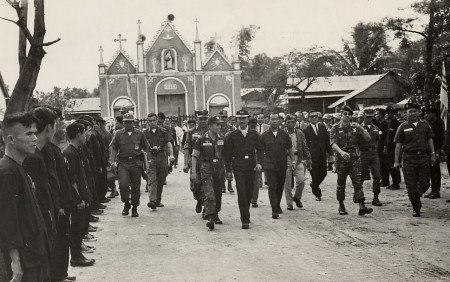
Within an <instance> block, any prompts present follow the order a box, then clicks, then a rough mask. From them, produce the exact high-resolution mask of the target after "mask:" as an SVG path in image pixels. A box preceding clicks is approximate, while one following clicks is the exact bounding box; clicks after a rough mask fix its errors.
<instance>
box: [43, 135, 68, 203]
mask: <svg viewBox="0 0 450 282" xmlns="http://www.w3.org/2000/svg"><path fill="white" fill-rule="evenodd" d="M48 146H49V148H50V149H51V150H52V152H53V156H54V158H55V164H56V175H57V177H58V183H59V200H60V204H61V207H62V208H64V209H69V208H71V207H72V205H73V204H74V203H72V195H73V194H74V192H75V191H73V190H72V189H73V188H72V185H71V184H70V181H69V176H68V174H67V170H68V163H67V160H66V159H65V158H64V155H63V153H62V151H61V149H60V148H59V147H58V146H56V145H55V144H53V143H49V144H48Z"/></svg>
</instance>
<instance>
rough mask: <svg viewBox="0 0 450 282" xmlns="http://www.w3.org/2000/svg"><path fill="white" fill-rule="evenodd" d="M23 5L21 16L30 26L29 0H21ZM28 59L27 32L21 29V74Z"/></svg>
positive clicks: (26, 24)
mask: <svg viewBox="0 0 450 282" xmlns="http://www.w3.org/2000/svg"><path fill="white" fill-rule="evenodd" d="M20 4H21V5H22V9H21V10H20V15H19V17H20V18H22V21H23V23H24V24H25V26H28V0H22V1H21V2H20ZM26 59H27V37H26V36H25V33H24V32H23V31H22V30H20V29H19V65H20V68H19V74H20V72H22V70H23V66H24V65H25V61H26Z"/></svg>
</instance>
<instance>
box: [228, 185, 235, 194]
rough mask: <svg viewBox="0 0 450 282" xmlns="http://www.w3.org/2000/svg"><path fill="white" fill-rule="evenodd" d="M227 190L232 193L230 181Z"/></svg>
mask: <svg viewBox="0 0 450 282" xmlns="http://www.w3.org/2000/svg"><path fill="white" fill-rule="evenodd" d="M228 192H230V193H234V190H233V187H231V183H229V184H228Z"/></svg>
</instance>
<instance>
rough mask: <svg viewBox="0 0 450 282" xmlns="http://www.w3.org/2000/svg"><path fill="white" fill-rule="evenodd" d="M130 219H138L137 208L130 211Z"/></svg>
mask: <svg viewBox="0 0 450 282" xmlns="http://www.w3.org/2000/svg"><path fill="white" fill-rule="evenodd" d="M131 217H139V214H138V212H137V207H133V209H132V210H131Z"/></svg>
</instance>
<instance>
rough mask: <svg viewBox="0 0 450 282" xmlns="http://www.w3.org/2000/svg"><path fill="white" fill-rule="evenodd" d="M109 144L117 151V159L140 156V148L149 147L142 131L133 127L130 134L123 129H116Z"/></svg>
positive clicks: (145, 148)
mask: <svg viewBox="0 0 450 282" xmlns="http://www.w3.org/2000/svg"><path fill="white" fill-rule="evenodd" d="M110 146H111V147H112V148H113V149H114V150H116V151H117V152H118V158H119V160H120V159H122V158H140V157H142V156H143V154H142V150H147V149H148V147H149V145H148V141H147V138H145V135H144V133H143V132H142V131H139V130H137V129H133V130H132V131H131V135H129V134H128V132H126V131H125V129H121V130H119V131H116V133H115V134H114V137H113V139H112V141H111V144H110ZM142 160H143V159H142Z"/></svg>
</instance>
